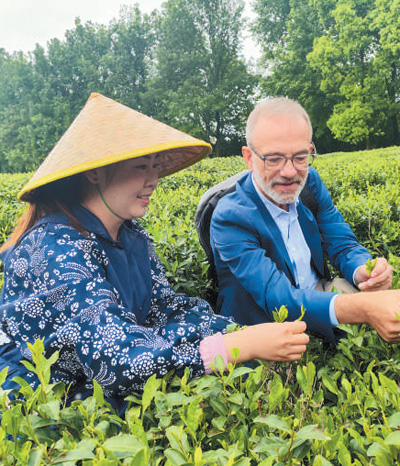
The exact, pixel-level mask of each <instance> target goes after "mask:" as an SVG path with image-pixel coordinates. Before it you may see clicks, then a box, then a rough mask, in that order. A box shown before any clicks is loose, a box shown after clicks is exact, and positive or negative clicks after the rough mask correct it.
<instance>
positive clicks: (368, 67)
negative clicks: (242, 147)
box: [253, 0, 400, 150]
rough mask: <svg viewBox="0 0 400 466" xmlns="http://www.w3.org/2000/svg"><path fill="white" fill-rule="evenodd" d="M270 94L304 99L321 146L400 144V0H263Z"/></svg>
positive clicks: (259, 27) (259, 31)
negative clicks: (399, 66) (388, 0)
mask: <svg viewBox="0 0 400 466" xmlns="http://www.w3.org/2000/svg"><path fill="white" fill-rule="evenodd" d="M255 8H256V12H257V15H258V16H257V19H256V21H255V23H254V24H253V32H254V34H256V36H257V37H258V38H259V41H260V43H261V45H262V47H263V52H264V56H263V60H264V63H265V64H266V67H267V73H266V77H265V81H264V89H265V92H266V93H267V94H269V95H277V94H281V95H287V96H289V97H292V98H294V99H297V100H299V101H300V102H301V103H302V104H303V105H304V106H305V108H306V109H307V110H308V112H309V113H310V116H311V119H312V121H313V124H314V127H315V129H316V139H317V145H318V146H319V147H322V148H323V150H326V149H330V150H333V149H334V150H337V149H339V148H340V146H339V144H338V142H335V141H334V140H333V138H332V136H333V137H334V138H336V140H339V141H343V142H345V143H347V144H352V145H356V146H357V147H360V148H361V147H372V146H375V145H389V144H398V143H399V142H400V141H399V129H398V121H397V111H398V104H397V100H398V96H399V71H398V63H399V42H400V30H399V28H400V26H399V24H398V17H399V14H400V7H399V0H395V1H393V2H386V1H384V0H298V1H296V2H294V1H291V0H279V2H276V1H273V0H256V3H255Z"/></svg>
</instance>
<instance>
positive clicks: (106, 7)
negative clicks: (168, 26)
mask: <svg viewBox="0 0 400 466" xmlns="http://www.w3.org/2000/svg"><path fill="white" fill-rule="evenodd" d="M245 2H246V9H245V14H246V16H248V17H250V16H251V14H252V9H251V7H250V2H251V0H245ZM134 3H138V4H139V8H140V11H141V12H143V13H150V12H151V11H152V10H154V9H156V8H157V9H159V8H160V6H161V4H162V3H163V0H0V48H4V49H5V50H6V51H7V52H9V53H11V52H13V51H17V50H22V51H23V52H29V51H32V50H33V49H34V48H35V45H36V43H38V44H40V45H42V46H43V47H45V46H46V43H47V41H48V40H50V39H53V38H55V37H57V38H58V39H62V38H63V37H64V33H65V31H66V30H67V29H73V28H74V21H75V18H76V17H79V18H80V19H81V21H82V22H83V23H85V22H86V21H89V20H90V21H92V22H94V23H101V24H106V25H107V24H108V23H109V22H110V21H111V20H112V19H113V18H118V17H119V12H120V7H121V6H122V5H133V4H134ZM244 52H245V55H246V57H247V58H251V57H253V58H254V57H256V56H257V54H258V53H259V52H258V50H257V48H256V46H255V44H254V43H253V42H252V41H251V39H250V38H249V37H247V39H245V50H244Z"/></svg>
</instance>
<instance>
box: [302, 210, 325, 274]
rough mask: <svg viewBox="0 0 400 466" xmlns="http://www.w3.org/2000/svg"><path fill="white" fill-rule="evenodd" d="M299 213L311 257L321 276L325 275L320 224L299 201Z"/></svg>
mask: <svg viewBox="0 0 400 466" xmlns="http://www.w3.org/2000/svg"><path fill="white" fill-rule="evenodd" d="M297 212H298V215H299V223H300V226H301V230H302V232H303V235H304V238H305V240H306V242H307V244H308V247H309V248H310V251H311V259H312V261H313V262H314V265H315V267H316V269H317V270H318V272H319V273H320V274H321V276H322V277H323V276H324V257H323V252H322V245H321V238H320V232H319V229H318V225H317V223H316V221H315V218H314V216H313V215H312V213H311V212H310V211H309V210H308V209H306V208H305V207H304V205H303V204H302V203H301V202H299V205H298V206H297Z"/></svg>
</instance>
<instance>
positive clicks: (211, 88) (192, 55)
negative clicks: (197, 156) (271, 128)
mask: <svg viewBox="0 0 400 466" xmlns="http://www.w3.org/2000/svg"><path fill="white" fill-rule="evenodd" d="M242 11H243V1H242V0H169V1H166V2H165V3H164V5H163V9H162V12H161V18H160V23H159V31H158V39H159V40H158V45H157V48H156V51H155V53H156V57H157V60H158V69H157V73H155V76H154V79H152V80H151V81H150V83H149V91H148V93H147V95H146V96H145V98H146V99H147V101H148V102H149V108H152V109H153V111H152V115H153V116H154V117H156V118H158V119H161V120H162V121H165V122H167V123H170V124H172V125H173V126H175V127H177V128H178V129H180V130H182V131H185V132H188V133H189V134H191V135H193V136H195V137H199V138H202V139H205V140H207V141H210V142H211V143H212V144H213V146H214V154H215V155H216V156H222V155H226V154H227V153H230V152H232V151H233V150H239V149H240V147H241V145H242V143H243V142H244V141H243V133H244V125H245V119H246V118H247V115H248V113H249V112H250V109H251V106H252V102H251V96H252V95H253V93H254V87H255V84H256V80H255V78H254V76H252V75H251V73H249V71H248V70H247V68H246V65H245V63H244V61H243V60H242V59H241V58H240V57H239V50H240V49H239V45H240V42H239V41H240V34H241V32H242V29H243V24H244V23H243V19H242ZM188 97H189V98H188ZM150 105H151V106H152V107H151V106H150Z"/></svg>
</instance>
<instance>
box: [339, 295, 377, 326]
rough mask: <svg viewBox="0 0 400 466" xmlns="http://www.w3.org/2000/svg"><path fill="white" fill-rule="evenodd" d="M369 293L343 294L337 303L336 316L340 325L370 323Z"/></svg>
mask: <svg viewBox="0 0 400 466" xmlns="http://www.w3.org/2000/svg"><path fill="white" fill-rule="evenodd" d="M369 305H370V298H369V293H354V294H341V295H339V296H338V297H337V299H336V301H335V314H336V317H337V320H338V322H339V324H361V323H365V322H368V320H369V319H368V317H369V307H370V306H369Z"/></svg>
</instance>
